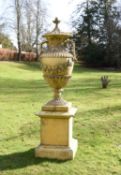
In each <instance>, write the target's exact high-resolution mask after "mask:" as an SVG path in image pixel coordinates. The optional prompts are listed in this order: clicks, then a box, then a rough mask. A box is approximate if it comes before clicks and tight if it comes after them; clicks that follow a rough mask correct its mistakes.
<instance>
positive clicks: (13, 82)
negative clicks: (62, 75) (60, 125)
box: [0, 62, 121, 175]
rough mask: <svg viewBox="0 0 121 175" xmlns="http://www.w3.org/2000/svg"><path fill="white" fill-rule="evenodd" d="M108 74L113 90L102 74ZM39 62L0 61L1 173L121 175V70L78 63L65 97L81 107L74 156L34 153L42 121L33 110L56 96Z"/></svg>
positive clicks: (75, 120) (75, 129)
mask: <svg viewBox="0 0 121 175" xmlns="http://www.w3.org/2000/svg"><path fill="white" fill-rule="evenodd" d="M103 75H108V76H109V79H110V80H111V82H110V84H109V87H108V89H101V84H100V77H101V76H103ZM52 94H53V93H52V90H51V88H49V87H48V85H47V84H46V82H45V81H44V80H43V77H42V72H41V70H40V66H39V64H38V63H12V62H0V174H1V175H21V174H22V175H40V174H41V175H70V174H72V175H121V73H120V72H109V71H107V72H106V71H102V70H95V69H87V68H81V67H80V66H79V65H76V67H75V70H74V72H73V76H72V79H71V81H70V83H69V85H68V86H67V87H66V88H65V91H64V93H63V96H64V98H65V99H66V100H68V101H71V102H72V103H73V105H74V106H77V107H78V111H77V115H76V116H75V118H74V133H73V135H74V137H75V138H77V139H78V142H79V146H78V151H77V154H76V157H75V159H74V160H73V161H65V162H62V161H55V160H47V159H39V158H35V157H34V148H35V147H36V146H37V145H38V144H39V139H40V135H39V132H40V124H39V118H37V117H36V116H35V115H34V113H36V112H37V111H39V110H40V109H41V106H42V105H43V104H44V103H46V102H47V101H48V100H49V99H51V97H52Z"/></svg>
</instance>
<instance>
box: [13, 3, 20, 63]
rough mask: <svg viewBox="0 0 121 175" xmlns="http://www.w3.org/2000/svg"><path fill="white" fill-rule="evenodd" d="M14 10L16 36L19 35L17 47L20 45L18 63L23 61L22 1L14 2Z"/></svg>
mask: <svg viewBox="0 0 121 175" xmlns="http://www.w3.org/2000/svg"><path fill="white" fill-rule="evenodd" d="M14 10H15V16H16V32H17V33H16V34H17V45H18V56H17V59H18V61H21V23H22V1H21V0H14Z"/></svg>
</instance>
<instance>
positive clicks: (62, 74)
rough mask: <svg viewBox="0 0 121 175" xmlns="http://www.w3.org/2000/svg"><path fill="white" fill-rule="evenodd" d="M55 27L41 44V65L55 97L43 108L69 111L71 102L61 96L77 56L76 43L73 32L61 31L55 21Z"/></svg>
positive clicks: (57, 21)
mask: <svg viewBox="0 0 121 175" xmlns="http://www.w3.org/2000/svg"><path fill="white" fill-rule="evenodd" d="M53 22H54V23H55V28H54V30H53V31H52V32H50V33H47V34H45V35H44V37H45V39H46V41H44V42H43V43H42V44H41V56H40V61H41V66H42V71H43V76H44V78H45V80H46V81H47V82H48V84H49V85H50V86H51V87H52V88H53V90H54V97H53V99H52V100H51V101H49V102H48V103H47V104H46V105H45V106H43V110H47V111H48V110H50V111H60V110H61V111H68V109H69V108H70V106H71V104H70V103H68V102H66V101H65V100H63V99H62V97H61V92H62V90H63V88H64V87H65V86H66V85H67V83H68V81H69V80H70V78H71V74H72V70H73V66H74V60H75V59H76V58H75V44H74V42H73V40H72V39H71V37H72V34H71V33H64V32H61V31H60V29H59V27H58V24H59V22H60V21H59V20H58V19H57V18H56V19H55V20H54V21H53Z"/></svg>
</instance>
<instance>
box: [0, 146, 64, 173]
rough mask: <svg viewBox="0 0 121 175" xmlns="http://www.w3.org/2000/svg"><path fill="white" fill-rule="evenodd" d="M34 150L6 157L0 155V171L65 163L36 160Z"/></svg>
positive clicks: (53, 160) (51, 160) (42, 159)
mask: <svg viewBox="0 0 121 175" xmlns="http://www.w3.org/2000/svg"><path fill="white" fill-rule="evenodd" d="M34 151H35V148H32V149H30V150H27V151H24V152H18V153H12V154H8V155H0V171H5V170H13V169H20V168H24V167H27V166H31V165H37V164H42V163H44V162H51V163H63V162H66V161H62V160H55V159H47V158H36V157H35V155H34V154H35V153H34Z"/></svg>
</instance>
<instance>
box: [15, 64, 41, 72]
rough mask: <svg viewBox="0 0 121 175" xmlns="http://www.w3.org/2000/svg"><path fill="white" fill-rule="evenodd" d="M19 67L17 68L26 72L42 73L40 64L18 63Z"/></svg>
mask: <svg viewBox="0 0 121 175" xmlns="http://www.w3.org/2000/svg"><path fill="white" fill-rule="evenodd" d="M17 63H18V65H16V67H18V68H20V69H24V70H30V71H40V70H41V66H40V63H39V62H17Z"/></svg>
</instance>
